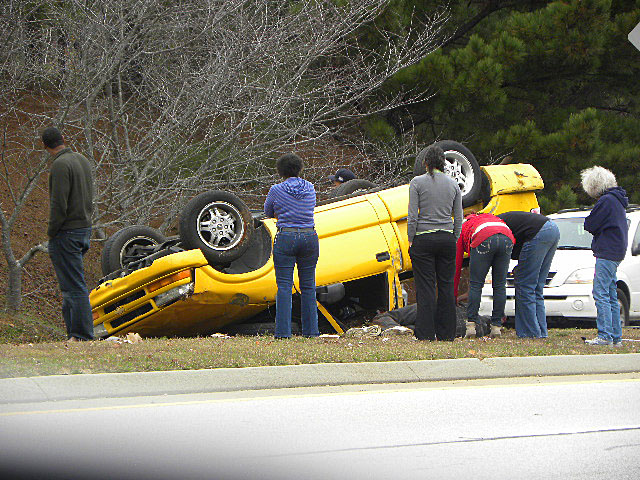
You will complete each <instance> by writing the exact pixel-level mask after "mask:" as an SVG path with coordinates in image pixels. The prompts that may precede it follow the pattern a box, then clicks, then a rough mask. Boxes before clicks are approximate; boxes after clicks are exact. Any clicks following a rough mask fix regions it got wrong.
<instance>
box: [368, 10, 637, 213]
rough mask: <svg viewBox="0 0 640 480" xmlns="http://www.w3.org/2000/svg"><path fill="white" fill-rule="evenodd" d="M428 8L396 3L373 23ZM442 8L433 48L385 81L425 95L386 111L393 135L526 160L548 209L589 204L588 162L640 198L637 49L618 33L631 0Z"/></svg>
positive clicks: (632, 19) (489, 157) (631, 20)
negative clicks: (444, 20)
mask: <svg viewBox="0 0 640 480" xmlns="http://www.w3.org/2000/svg"><path fill="white" fill-rule="evenodd" d="M438 4H439V2H430V1H424V2H412V1H408V0H407V1H400V0H399V1H395V2H392V6H391V7H390V8H389V10H388V11H387V12H386V16H385V17H384V18H395V19H396V21H398V20H397V19H402V18H405V17H406V12H407V11H411V10H413V9H416V10H418V11H420V10H421V9H422V11H424V12H427V11H429V10H433V9H434V8H437V6H438ZM449 8H450V11H451V14H452V18H451V20H450V22H449V25H450V27H449V28H450V31H449V32H448V35H449V36H448V37H446V38H445V39H444V45H443V47H442V48H441V49H440V50H438V51H436V52H435V53H433V54H431V55H429V56H427V57H425V58H424V59H423V60H422V61H421V62H420V63H418V64H415V65H413V66H411V67H409V68H406V69H405V70H403V71H402V72H400V73H399V74H397V75H396V76H395V77H394V78H393V79H392V81H390V82H389V83H388V84H387V85H386V88H387V89H389V90H390V91H394V92H399V91H411V90H412V89H419V90H423V91H433V92H435V95H434V96H432V97H431V98H430V99H429V100H427V101H424V102H422V103H420V104H416V105H413V106H412V107H410V108H405V109H402V110H400V109H397V110H395V111H392V112H387V113H386V114H385V116H384V121H385V122H387V123H388V124H389V125H390V126H392V127H393V129H394V131H395V132H396V134H397V135H401V134H405V133H409V132H411V133H414V134H415V135H416V136H417V140H418V142H419V143H422V144H427V143H431V142H433V141H434V140H437V139H444V138H454V139H457V140H460V141H463V142H464V143H466V144H467V145H468V146H469V148H470V149H471V150H472V151H473V152H474V153H475V154H476V156H477V157H478V158H479V160H480V162H481V163H483V164H489V163H493V162H496V161H498V160H500V159H501V158H503V157H505V156H510V157H511V162H527V163H532V164H533V165H535V166H536V168H538V170H539V171H540V172H541V174H542V175H543V178H544V180H545V185H546V188H545V190H544V192H542V194H541V197H542V199H541V200H542V201H541V203H543V204H544V205H545V206H546V207H547V208H545V210H546V212H547V213H551V211H552V210H553V209H556V208H564V207H569V206H574V205H575V204H576V203H583V204H588V203H590V202H591V201H590V200H589V199H588V198H587V196H586V195H585V194H584V192H582V191H581V189H580V183H579V172H580V170H581V169H583V168H586V167H589V166H592V165H596V164H598V165H602V166H604V167H606V168H609V169H611V170H612V171H613V172H614V173H615V174H616V176H617V177H618V181H619V184H620V185H621V186H622V187H624V188H625V189H626V190H627V192H628V194H629V197H630V200H631V201H632V202H634V203H640V191H639V190H638V189H637V188H635V186H636V185H637V183H638V173H637V172H638V171H640V102H639V99H640V81H638V79H640V51H638V50H637V49H636V48H635V47H634V46H633V45H632V44H631V43H630V42H629V41H628V38H627V35H628V34H629V32H630V31H631V30H632V29H633V28H634V27H635V25H637V24H638V22H640V1H638V0H636V1H623V0H566V1H533V0H532V1H526V2H513V1H500V0H477V1H467V0H465V1H461V0H458V1H452V2H450V4H449ZM393 12H397V15H396V16H395V17H394V15H393ZM381 21H382V20H381ZM377 122H378V123H376V125H377V130H381V129H382V127H381V126H380V125H379V120H377ZM569 191H571V193H572V194H570V192H569ZM562 202H566V203H562ZM550 210H551V211H550Z"/></svg>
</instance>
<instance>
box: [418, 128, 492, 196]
mask: <svg viewBox="0 0 640 480" xmlns="http://www.w3.org/2000/svg"><path fill="white" fill-rule="evenodd" d="M433 145H435V146H437V147H440V148H442V150H443V151H444V157H445V159H446V161H445V172H444V173H446V174H447V175H449V176H450V177H451V178H453V179H454V180H455V181H456V183H457V184H458V186H459V187H460V192H461V193H462V206H463V207H469V206H471V205H475V204H476V203H478V200H480V196H481V188H482V173H481V171H480V166H479V165H478V161H477V160H476V157H475V156H474V155H473V153H471V150H469V149H468V148H467V147H465V146H464V145H462V144H461V143H458V142H454V141H453V140H441V141H439V142H436V143H434V144H433ZM425 172H426V168H425V166H424V157H423V155H417V156H416V159H415V163H414V165H413V175H414V176H417V175H423V174H424V173H425Z"/></svg>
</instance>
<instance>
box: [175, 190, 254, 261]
mask: <svg viewBox="0 0 640 480" xmlns="http://www.w3.org/2000/svg"><path fill="white" fill-rule="evenodd" d="M252 234H253V218H252V216H251V211H250V210H249V207H247V205H246V204H245V203H244V202H243V201H242V200H241V199H240V198H239V197H237V196H236V195H234V194H233V193H231V192H224V191H221V190H211V191H208V192H205V193H201V194H200V195H198V196H196V197H194V198H192V199H191V201H190V202H189V203H187V205H185V207H184V208H183V209H182V212H181V214H180V239H181V240H182V244H183V246H184V247H185V248H186V249H195V248H199V249H200V251H202V254H203V255H204V257H205V258H206V259H207V261H208V262H209V263H210V264H213V265H215V264H224V263H229V262H232V261H233V260H235V259H237V258H239V257H240V256H241V255H242V254H243V253H244V252H245V251H246V250H247V248H248V247H249V244H250V240H251V236H252Z"/></svg>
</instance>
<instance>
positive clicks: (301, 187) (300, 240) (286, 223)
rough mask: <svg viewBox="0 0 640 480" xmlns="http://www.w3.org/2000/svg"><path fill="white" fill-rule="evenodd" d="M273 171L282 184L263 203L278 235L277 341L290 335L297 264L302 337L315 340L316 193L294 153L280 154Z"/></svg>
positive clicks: (275, 249) (275, 245) (275, 262)
mask: <svg viewBox="0 0 640 480" xmlns="http://www.w3.org/2000/svg"><path fill="white" fill-rule="evenodd" d="M276 169H277V170H278V173H279V174H280V176H281V177H282V178H284V181H283V182H281V183H278V184H276V185H273V186H272V187H271V188H270V189H269V193H268V195H267V199H266V200H265V202H264V213H265V215H266V216H267V217H270V218H276V219H277V220H278V221H277V223H276V226H277V228H278V233H277V234H276V238H275V240H274V242H273V266H274V268H275V271H276V284H277V285H278V293H277V294H276V331H275V337H276V338H289V337H290V336H291V303H292V301H291V289H292V288H293V268H294V267H295V265H296V264H297V265H298V278H299V280H300V303H301V316H302V334H303V335H304V336H306V337H317V336H318V335H319V334H320V333H319V331H318V307H317V305H316V264H317V263H318V256H319V253H320V246H319V242H318V234H317V233H316V230H315V222H314V219H313V210H314V208H315V206H316V191H315V189H314V187H313V184H312V183H310V182H308V181H307V180H304V179H302V178H300V177H299V176H298V175H300V172H301V171H302V159H301V158H300V157H299V156H298V155H296V154H295V153H288V154H286V155H283V156H282V157H280V158H279V159H278V161H277V162H276Z"/></svg>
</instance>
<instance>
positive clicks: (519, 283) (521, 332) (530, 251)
mask: <svg viewBox="0 0 640 480" xmlns="http://www.w3.org/2000/svg"><path fill="white" fill-rule="evenodd" d="M559 240H560V230H558V226H557V225H556V224H555V223H553V221H552V220H549V221H548V222H547V223H545V224H544V225H543V226H542V228H540V230H539V231H538V233H537V234H536V236H535V237H533V238H532V239H531V240H529V241H528V242H525V243H524V245H522V250H521V251H520V257H519V258H518V265H517V267H516V270H515V274H514V278H513V279H514V283H515V287H516V335H518V336H519V337H529V338H546V337H548V336H549V334H548V333H547V314H546V310H545V308H544V285H545V283H546V280H547V275H548V274H549V268H550V267H551V261H552V260H553V256H554V254H555V253H556V248H558V241H559Z"/></svg>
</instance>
